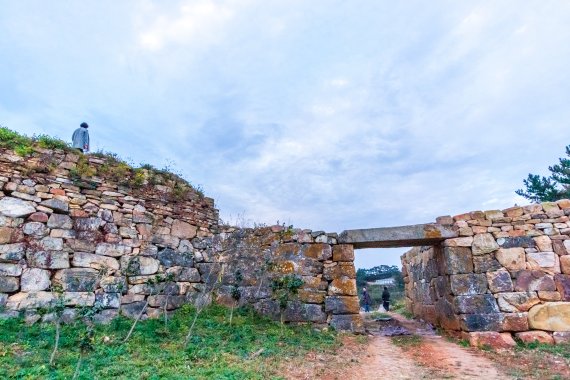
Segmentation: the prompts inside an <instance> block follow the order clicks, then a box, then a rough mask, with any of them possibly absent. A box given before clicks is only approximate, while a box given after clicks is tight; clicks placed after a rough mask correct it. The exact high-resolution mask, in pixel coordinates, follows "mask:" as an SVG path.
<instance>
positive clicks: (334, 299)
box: [325, 296, 360, 314]
mask: <svg viewBox="0 0 570 380" xmlns="http://www.w3.org/2000/svg"><path fill="white" fill-rule="evenodd" d="M325 311H326V312H327V313H332V314H358V313H359V312H360V303H359V300H358V297H356V296H348V297H347V296H331V297H326V299H325Z"/></svg>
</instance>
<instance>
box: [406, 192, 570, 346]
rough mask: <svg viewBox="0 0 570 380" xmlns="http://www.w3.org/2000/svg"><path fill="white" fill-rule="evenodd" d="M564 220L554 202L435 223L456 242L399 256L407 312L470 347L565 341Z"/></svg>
mask: <svg viewBox="0 0 570 380" xmlns="http://www.w3.org/2000/svg"><path fill="white" fill-rule="evenodd" d="M569 216H570V201H569V200H560V201H558V202H545V203H542V204H532V205H529V206H524V207H512V208H509V209H506V210H502V211H501V210H492V211H485V212H481V211H475V212H470V213H466V214H461V215H456V216H454V217H440V218H438V221H437V222H438V223H439V224H442V225H448V226H452V228H453V229H454V230H455V231H457V235H458V236H457V237H456V238H450V239H446V240H444V241H443V242H442V244H441V245H436V246H430V247H416V248H414V249H412V250H411V251H409V252H407V253H406V254H404V255H403V256H402V265H403V274H404V276H405V277H404V279H405V283H406V297H407V298H406V303H407V307H408V309H409V310H410V311H411V312H412V313H413V314H414V315H415V316H418V317H420V318H422V319H424V320H426V321H428V322H430V323H432V324H434V325H436V326H440V327H442V328H444V329H446V330H452V331H463V332H464V333H466V334H465V337H466V338H468V339H469V340H470V341H471V342H472V343H473V344H486V343H489V344H491V345H494V346H496V345H497V344H498V345H499V346H500V345H505V346H508V345H512V344H513V343H514V342H512V339H511V334H512V333H514V334H516V336H517V337H519V338H520V339H522V340H526V341H533V340H534V339H538V340H539V341H541V342H548V343H553V342H554V341H557V342H563V341H569V340H570V222H569V220H570V219H569ZM501 333H502V334H501Z"/></svg>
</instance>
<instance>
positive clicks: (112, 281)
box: [99, 276, 128, 293]
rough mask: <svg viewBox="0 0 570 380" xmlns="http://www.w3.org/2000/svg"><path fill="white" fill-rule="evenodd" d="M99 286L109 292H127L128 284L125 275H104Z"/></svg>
mask: <svg viewBox="0 0 570 380" xmlns="http://www.w3.org/2000/svg"><path fill="white" fill-rule="evenodd" d="M99 286H100V287H101V289H103V291H104V292H107V293H126V292H127V289H128V286H127V281H126V279H125V277H123V276H121V277H114V276H104V277H102V278H101V280H100V282H99Z"/></svg>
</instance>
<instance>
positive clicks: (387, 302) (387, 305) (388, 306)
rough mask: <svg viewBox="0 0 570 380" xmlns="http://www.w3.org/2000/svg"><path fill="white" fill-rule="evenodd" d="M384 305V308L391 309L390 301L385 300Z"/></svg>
mask: <svg viewBox="0 0 570 380" xmlns="http://www.w3.org/2000/svg"><path fill="white" fill-rule="evenodd" d="M382 306H384V309H385V310H386V311H390V301H384V302H383V303H382Z"/></svg>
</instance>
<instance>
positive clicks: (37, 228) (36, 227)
mask: <svg viewBox="0 0 570 380" xmlns="http://www.w3.org/2000/svg"><path fill="white" fill-rule="evenodd" d="M22 231H23V232H24V234H26V235H32V236H34V237H41V236H45V235H47V233H48V230H47V228H46V225H45V224H43V223H39V222H28V223H26V224H24V226H23V228H22Z"/></svg>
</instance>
